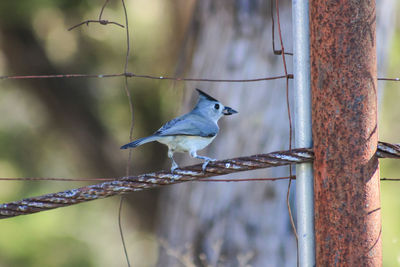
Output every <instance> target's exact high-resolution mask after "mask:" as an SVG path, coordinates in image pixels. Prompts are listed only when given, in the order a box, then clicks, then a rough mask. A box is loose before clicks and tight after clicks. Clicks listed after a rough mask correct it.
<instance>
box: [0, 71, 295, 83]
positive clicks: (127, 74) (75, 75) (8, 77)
mask: <svg viewBox="0 0 400 267" xmlns="http://www.w3.org/2000/svg"><path fill="white" fill-rule="evenodd" d="M113 77H127V78H144V79H151V80H170V81H178V82H180V81H182V82H226V83H245V82H262V81H271V80H278V79H293V74H288V75H278V76H271V77H260V78H254V79H209V78H185V77H170V76H162V75H160V76H154V75H142V74H135V73H132V72H124V73H112V74H79V73H72V74H48V75H5V76H0V80H21V79H61V78H113Z"/></svg>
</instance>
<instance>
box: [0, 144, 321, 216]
mask: <svg viewBox="0 0 400 267" xmlns="http://www.w3.org/2000/svg"><path fill="white" fill-rule="evenodd" d="M312 159H313V153H312V150H311V149H294V150H292V151H291V152H290V151H280V152H273V153H268V154H262V155H254V156H250V157H241V158H234V159H228V160H221V161H215V162H211V163H210V164H209V165H208V166H207V168H206V170H205V172H203V171H202V169H201V164H198V165H193V166H188V167H184V168H182V169H177V170H175V172H174V173H173V174H172V173H170V172H169V171H159V172H154V173H148V174H143V175H139V176H129V177H123V178H120V179H116V180H115V181H111V182H104V183H100V184H95V185H90V186H85V187H81V188H77V189H71V190H66V191H63V192H58V193H52V194H47V195H43V196H39V197H32V198H27V199H23V200H20V201H15V202H10V203H6V204H2V205H0V219H1V218H2V219H4V218H9V217H13V216H18V215H24V214H31V213H35V212H40V211H45V210H50V209H54V208H59V207H64V206H68V205H73V204H78V203H81V202H86V201H90V200H95V199H100V198H106V197H111V196H114V195H119V194H123V193H129V192H135V191H141V190H144V189H151V188H154V187H158V186H163V185H171V184H177V183H182V182H187V181H193V180H197V179H201V178H207V177H211V176H216V175H223V174H229V173H233V172H239V171H248V170H254V169H261V168H269V167H275V166H282V165H288V164H291V163H298V162H310V161H312Z"/></svg>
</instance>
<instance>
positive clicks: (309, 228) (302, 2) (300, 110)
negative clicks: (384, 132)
mask: <svg viewBox="0 0 400 267" xmlns="http://www.w3.org/2000/svg"><path fill="white" fill-rule="evenodd" d="M308 6H309V5H308V0H294V1H292V14H293V49H294V53H293V55H294V58H293V59H294V60H293V66H294V99H295V100H294V104H295V145H296V147H307V148H311V147H312V130H311V84H310V77H311V74H310V30H309V12H308ZM296 207H297V233H298V247H299V251H298V253H299V257H298V258H299V265H300V266H314V265H315V241H314V240H315V238H314V182H313V165H312V163H302V164H297V165H296Z"/></svg>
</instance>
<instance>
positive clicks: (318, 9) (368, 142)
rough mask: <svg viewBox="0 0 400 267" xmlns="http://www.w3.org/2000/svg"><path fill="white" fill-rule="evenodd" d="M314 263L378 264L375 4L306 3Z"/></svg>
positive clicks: (343, 2) (379, 229) (379, 219)
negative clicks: (314, 243)
mask: <svg viewBox="0 0 400 267" xmlns="http://www.w3.org/2000/svg"><path fill="white" fill-rule="evenodd" d="M310 33H311V85H312V123H313V140H314V152H315V161H314V173H315V184H314V186H315V187H314V190H315V234H316V263H317V266H381V265H382V253H381V218H380V200H379V164H378V159H377V157H376V156H375V150H376V147H377V143H378V139H377V138H378V130H377V83H376V81H377V80H376V77H377V72H376V51H375V50H376V40H375V1H366V0H360V1H354V0H353V1H351V0H350V1H326V0H313V1H311V3H310Z"/></svg>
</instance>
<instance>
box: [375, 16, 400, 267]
mask: <svg viewBox="0 0 400 267" xmlns="http://www.w3.org/2000/svg"><path fill="white" fill-rule="evenodd" d="M399 69H400V20H399V19H398V18H397V22H396V30H395V34H394V37H393V40H392V49H391V52H390V59H389V66H388V73H387V75H386V76H388V77H399V76H400V72H399ZM379 87H380V88H382V87H384V88H385V91H384V98H383V101H382V103H381V107H380V111H381V114H380V116H379V122H380V127H379V136H380V137H379V139H380V140H382V141H386V142H390V143H400V135H399V133H400V123H399V122H400V105H399V103H398V101H399V99H400V83H398V82H380V83H379ZM380 163H381V164H380V174H381V177H386V178H400V162H399V160H392V159H385V160H381V161H380ZM381 207H382V239H383V244H382V245H383V266H387V267H389V266H390V267H392V266H400V182H382V183H381Z"/></svg>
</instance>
